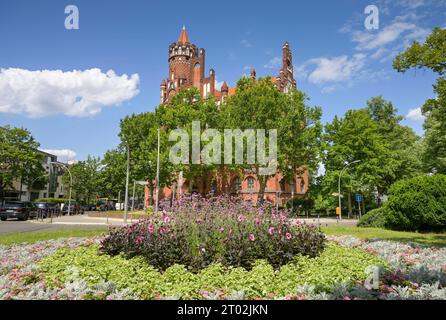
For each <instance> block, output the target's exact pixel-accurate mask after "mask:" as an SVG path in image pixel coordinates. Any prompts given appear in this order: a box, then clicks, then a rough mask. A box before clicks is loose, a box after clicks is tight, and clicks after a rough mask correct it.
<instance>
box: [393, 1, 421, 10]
mask: <svg viewBox="0 0 446 320" xmlns="http://www.w3.org/2000/svg"><path fill="white" fill-rule="evenodd" d="M398 4H399V5H400V6H402V7H405V8H407V9H416V8H418V7H421V6H423V5H424V4H425V3H424V0H399V1H398Z"/></svg>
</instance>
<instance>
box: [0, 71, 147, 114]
mask: <svg viewBox="0 0 446 320" xmlns="http://www.w3.org/2000/svg"><path fill="white" fill-rule="evenodd" d="M138 85H139V75H138V74H133V75H131V76H130V77H129V76H127V75H126V74H123V75H121V76H118V75H116V73H115V72H114V71H113V70H110V71H108V72H107V73H103V72H102V71H101V70H100V69H97V68H95V69H89V70H84V71H78V70H74V71H66V72H64V71H61V70H41V71H29V70H25V69H16V68H10V69H0V113H13V114H25V115H27V116H29V117H34V118H38V117H45V116H51V115H59V114H62V115H66V116H72V117H88V116H94V115H95V114H97V113H99V112H101V110H102V108H104V107H110V106H115V105H119V104H121V103H123V102H125V101H128V100H130V99H132V98H133V97H135V96H136V95H137V94H138V93H139V90H138Z"/></svg>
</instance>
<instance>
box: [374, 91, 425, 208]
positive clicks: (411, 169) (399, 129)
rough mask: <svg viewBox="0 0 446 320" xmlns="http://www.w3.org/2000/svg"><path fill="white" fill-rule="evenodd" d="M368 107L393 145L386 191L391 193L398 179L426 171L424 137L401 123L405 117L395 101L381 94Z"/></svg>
mask: <svg viewBox="0 0 446 320" xmlns="http://www.w3.org/2000/svg"><path fill="white" fill-rule="evenodd" d="M367 106H368V108H367V109H368V111H369V114H370V116H371V118H372V119H373V121H375V123H376V124H377V126H378V132H379V133H380V134H381V136H383V138H384V139H385V141H386V142H387V143H388V144H389V147H390V151H391V152H390V156H391V159H389V161H388V162H389V164H392V166H391V167H388V168H387V169H388V171H387V174H386V176H385V180H386V182H387V186H385V188H384V189H383V190H382V191H383V192H387V189H388V187H390V185H392V184H393V183H394V182H396V181H398V180H401V179H407V178H411V177H414V176H417V175H419V174H421V173H422V163H421V159H420V158H421V152H420V149H421V142H420V137H418V136H417V135H416V134H415V132H414V131H413V130H412V129H411V128H409V127H407V126H404V125H402V124H401V121H402V120H403V119H404V118H403V117H402V116H400V115H398V113H397V112H398V110H397V109H396V108H395V107H394V106H393V104H392V102H390V101H386V100H385V99H384V98H383V97H381V96H379V97H374V98H372V99H370V100H369V101H367ZM379 199H380V198H379Z"/></svg>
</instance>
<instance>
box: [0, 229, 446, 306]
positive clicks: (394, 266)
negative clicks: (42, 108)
mask: <svg viewBox="0 0 446 320" xmlns="http://www.w3.org/2000/svg"><path fill="white" fill-rule="evenodd" d="M329 238H330V243H329V244H328V245H327V247H326V248H325V250H324V251H323V253H322V254H321V255H320V256H319V257H316V258H309V257H297V258H295V259H293V261H291V262H290V263H288V264H286V265H285V266H283V267H281V268H279V269H278V270H274V268H273V267H272V266H271V265H270V264H268V263H267V262H266V261H256V262H255V263H254V265H253V267H252V269H251V270H250V271H248V270H246V269H244V268H226V267H224V266H222V265H221V264H212V265H211V266H208V267H207V268H204V269H203V270H201V271H200V272H198V273H192V272H190V271H188V270H187V269H186V268H185V267H184V266H180V265H174V266H172V267H169V268H168V269H167V270H166V271H165V272H158V271H156V270H155V269H154V268H153V267H151V266H149V265H148V264H147V263H146V261H145V260H144V259H143V258H141V257H135V258H132V259H126V258H124V257H123V256H115V257H111V256H108V255H105V254H101V253H100V252H99V250H98V245H99V242H100V239H98V238H95V239H74V238H73V239H60V240H53V241H45V242H40V243H36V244H33V245H17V246H11V247H5V246H0V255H1V257H2V259H1V260H0V299H163V298H193V299H239V298H245V299H247V298H249V299H254V298H262V299H446V289H445V282H444V276H445V273H446V268H445V260H446V249H437V248H425V247H420V246H417V245H406V244H400V243H396V242H389V241H370V242H367V241H363V240H359V239H357V238H353V237H349V236H330V237H329ZM335 243H336V244H335ZM379 264H384V265H386V268H385V269H386V272H383V273H382V274H381V277H380V286H379V289H377V290H375V289H371V288H366V287H365V286H364V282H363V280H364V279H365V278H366V276H367V274H366V273H365V272H364V269H365V268H366V267H367V266H369V265H379Z"/></svg>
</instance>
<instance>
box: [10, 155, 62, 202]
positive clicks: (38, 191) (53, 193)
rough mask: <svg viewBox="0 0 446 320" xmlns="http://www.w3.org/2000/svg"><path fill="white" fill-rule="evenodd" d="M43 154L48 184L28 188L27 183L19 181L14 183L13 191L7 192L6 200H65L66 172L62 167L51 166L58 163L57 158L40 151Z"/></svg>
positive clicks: (45, 176)
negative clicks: (64, 178)
mask: <svg viewBox="0 0 446 320" xmlns="http://www.w3.org/2000/svg"><path fill="white" fill-rule="evenodd" d="M38 152H39V153H41V154H42V156H43V157H42V166H43V167H44V169H45V173H44V175H43V176H42V177H36V180H38V179H39V178H46V180H47V183H46V184H45V185H43V186H38V187H36V186H28V185H27V184H26V183H24V182H23V181H21V180H20V179H17V180H15V181H13V184H12V188H11V190H7V191H6V192H5V200H12V201H34V200H36V199H40V198H64V197H65V187H64V184H63V181H62V176H63V174H64V170H63V169H62V168H61V167H60V166H56V165H51V162H58V161H57V156H55V155H53V154H49V153H47V152H43V151H41V150H38Z"/></svg>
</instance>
